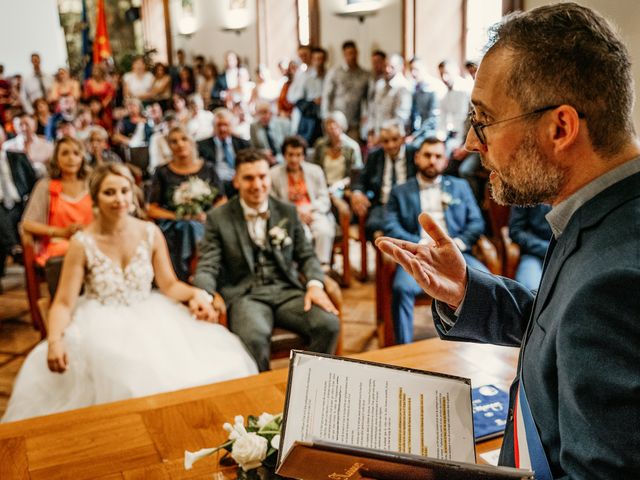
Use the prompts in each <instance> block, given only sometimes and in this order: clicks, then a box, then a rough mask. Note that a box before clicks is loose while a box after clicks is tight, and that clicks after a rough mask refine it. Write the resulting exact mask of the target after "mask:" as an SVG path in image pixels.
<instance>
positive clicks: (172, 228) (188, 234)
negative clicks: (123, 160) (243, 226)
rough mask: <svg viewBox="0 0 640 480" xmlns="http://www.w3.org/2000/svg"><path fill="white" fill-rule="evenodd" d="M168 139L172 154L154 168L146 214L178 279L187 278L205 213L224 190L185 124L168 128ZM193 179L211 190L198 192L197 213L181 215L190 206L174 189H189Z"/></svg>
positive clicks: (202, 227) (200, 235)
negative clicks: (163, 242) (161, 235)
mask: <svg viewBox="0 0 640 480" xmlns="http://www.w3.org/2000/svg"><path fill="white" fill-rule="evenodd" d="M167 142H168V144H169V148H170V149H171V153H172V155H173V156H172V159H171V161H170V162H169V163H167V164H166V165H162V166H160V167H158V168H156V171H155V173H154V175H153V179H152V180H151V194H150V196H149V205H148V207H147V213H148V215H149V218H151V219H154V220H156V221H157V224H158V226H159V227H160V229H161V230H162V232H163V233H164V236H165V238H166V239H167V243H168V245H169V252H170V253H171V262H172V264H173V268H174V270H175V271H176V274H177V275H178V278H180V279H182V280H185V281H186V280H187V279H188V278H189V273H190V272H189V268H190V262H191V259H192V257H193V254H194V252H195V249H196V245H197V244H198V242H199V241H200V240H201V239H202V237H203V235H204V222H205V220H206V212H207V210H209V208H211V207H212V206H213V203H214V201H215V200H220V199H221V197H222V196H223V189H222V184H221V183H220V180H219V179H218V175H217V174H216V171H215V168H214V166H213V164H211V163H210V162H205V161H204V160H202V159H201V158H199V157H198V152H197V149H196V146H195V143H194V141H193V139H192V138H191V137H190V136H189V133H188V132H187V130H186V129H185V128H184V127H182V126H177V127H174V128H172V129H171V130H169V133H168V134H167ZM193 179H200V180H201V181H202V183H204V184H205V186H204V187H203V188H205V189H206V188H207V187H208V188H209V189H210V194H209V195H207V194H206V192H205V193H204V194H199V195H198V196H200V197H201V198H202V200H201V201H200V202H198V204H197V207H198V208H197V210H198V211H197V213H196V212H195V211H194V212H191V211H188V212H187V213H184V214H181V213H180V210H182V209H184V208H185V207H190V206H192V205H190V204H189V202H181V201H180V199H179V198H178V195H176V193H175V192H176V190H179V189H186V188H189V182H190V181H192V180H193ZM193 188H195V187H193ZM193 206H195V204H193Z"/></svg>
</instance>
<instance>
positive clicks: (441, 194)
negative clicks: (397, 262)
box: [384, 137, 488, 343]
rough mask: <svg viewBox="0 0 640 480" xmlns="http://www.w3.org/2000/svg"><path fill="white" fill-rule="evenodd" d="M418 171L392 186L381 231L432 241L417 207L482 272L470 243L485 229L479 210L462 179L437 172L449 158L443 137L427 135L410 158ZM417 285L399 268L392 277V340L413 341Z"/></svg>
mask: <svg viewBox="0 0 640 480" xmlns="http://www.w3.org/2000/svg"><path fill="white" fill-rule="evenodd" d="M414 160H415V164H416V170H417V174H416V176H415V177H413V178H410V179H409V180H407V183H405V184H403V185H398V186H396V187H394V188H393V189H392V190H391V195H390V197H389V202H388V203H387V206H386V213H385V226H384V233H385V235H387V236H389V237H391V238H396V239H400V240H409V241H411V242H414V243H418V244H428V243H430V242H431V241H432V240H431V239H430V238H429V236H428V235H427V234H426V232H425V231H424V230H423V229H422V227H421V226H420V223H419V222H418V216H419V215H420V212H427V213H429V214H430V215H431V216H432V217H433V218H435V219H437V220H436V221H437V222H438V224H439V225H440V226H441V227H442V229H443V230H444V231H445V232H447V233H448V234H449V236H451V237H452V238H453V241H454V242H455V244H456V245H457V246H458V248H459V249H460V251H461V252H462V256H463V257H464V259H465V261H466V262H467V265H468V266H470V267H473V268H477V269H479V270H482V271H483V272H487V271H488V270H487V268H486V267H485V266H484V265H483V264H482V263H481V262H480V261H479V260H478V259H477V258H475V257H474V256H473V255H472V254H471V247H472V246H473V244H474V243H476V241H477V240H478V237H480V235H482V233H483V232H484V220H483V219H482V213H480V208H478V204H477V203H476V200H475V198H474V196H473V192H472V191H471V187H470V186H469V184H468V183H467V181H466V180H462V179H460V178H455V177H450V176H448V175H442V172H444V171H445V169H446V168H447V164H448V163H449V162H448V159H447V155H446V149H445V145H444V142H443V141H442V140H440V139H438V138H435V137H427V138H426V139H425V140H424V141H423V142H422V144H421V145H420V148H419V149H418V151H417V152H416V154H415V157H414ZM421 292H422V288H421V287H420V285H418V283H417V282H416V281H415V279H414V278H413V277H412V276H411V275H409V274H408V273H407V272H406V270H405V269H404V268H402V267H399V268H398V269H397V270H396V274H395V276H394V278H393V294H392V303H391V311H392V315H393V325H394V329H395V337H396V343H411V341H412V340H413V304H414V301H415V298H416V296H417V295H418V294H420V293H421Z"/></svg>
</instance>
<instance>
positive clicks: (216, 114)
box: [213, 107, 235, 125]
mask: <svg viewBox="0 0 640 480" xmlns="http://www.w3.org/2000/svg"><path fill="white" fill-rule="evenodd" d="M219 118H226V119H227V120H229V121H230V122H231V123H234V121H235V116H234V115H233V113H232V112H231V110H229V109H227V108H224V107H219V108H216V109H215V110H214V111H213V124H214V125H215V124H216V123H218V119H219Z"/></svg>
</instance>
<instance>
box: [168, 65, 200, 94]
mask: <svg viewBox="0 0 640 480" xmlns="http://www.w3.org/2000/svg"><path fill="white" fill-rule="evenodd" d="M195 91H196V80H195V78H194V76H193V70H192V69H190V68H187V67H182V68H181V69H180V73H179V74H178V82H177V83H176V84H175V85H174V86H173V93H177V94H178V95H182V96H184V97H188V96H189V95H192V94H193V93H194V92H195Z"/></svg>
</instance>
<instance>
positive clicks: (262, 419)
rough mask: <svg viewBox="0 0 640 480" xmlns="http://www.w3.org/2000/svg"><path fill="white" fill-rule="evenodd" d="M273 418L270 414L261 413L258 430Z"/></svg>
mask: <svg viewBox="0 0 640 480" xmlns="http://www.w3.org/2000/svg"><path fill="white" fill-rule="evenodd" d="M274 418H275V417H274V416H273V415H271V414H270V413H267V412H263V413H262V415H260V416H259V417H258V428H262V427H264V426H265V425H266V424H267V423H269V422H270V421H271V420H273V419H274Z"/></svg>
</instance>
